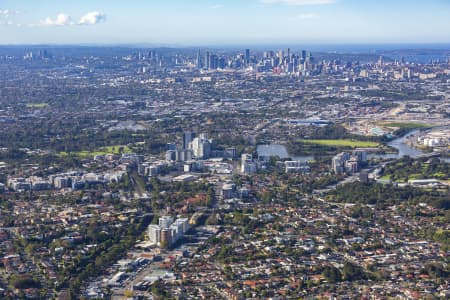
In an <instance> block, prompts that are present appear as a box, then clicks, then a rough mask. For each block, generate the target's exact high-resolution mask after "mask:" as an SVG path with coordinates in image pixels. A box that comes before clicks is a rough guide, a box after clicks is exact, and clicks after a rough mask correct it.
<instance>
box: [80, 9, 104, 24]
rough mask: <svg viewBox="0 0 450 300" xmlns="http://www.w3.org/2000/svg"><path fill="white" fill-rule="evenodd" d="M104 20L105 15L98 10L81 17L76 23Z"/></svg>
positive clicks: (95, 22) (94, 22) (91, 22)
mask: <svg viewBox="0 0 450 300" xmlns="http://www.w3.org/2000/svg"><path fill="white" fill-rule="evenodd" d="M105 20H106V15H105V14H103V13H100V12H98V11H93V12H90V13H87V14H85V15H84V16H82V17H81V19H80V21H79V22H78V25H95V24H98V23H100V22H103V21H105Z"/></svg>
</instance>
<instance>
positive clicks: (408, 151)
mask: <svg viewBox="0 0 450 300" xmlns="http://www.w3.org/2000/svg"><path fill="white" fill-rule="evenodd" d="M418 132H419V130H413V131H411V132H409V133H407V134H406V135H404V136H402V137H399V138H396V139H395V140H392V141H391V142H389V143H388V146H390V147H392V148H394V149H396V150H397V153H388V154H369V155H368V158H369V159H370V158H375V159H376V158H381V159H397V158H401V157H403V156H409V157H412V158H416V157H418V156H420V155H422V154H424V152H422V151H420V150H418V149H416V148H413V147H411V146H409V145H408V144H407V142H408V138H409V137H410V136H411V135H416V134H417V133H418Z"/></svg>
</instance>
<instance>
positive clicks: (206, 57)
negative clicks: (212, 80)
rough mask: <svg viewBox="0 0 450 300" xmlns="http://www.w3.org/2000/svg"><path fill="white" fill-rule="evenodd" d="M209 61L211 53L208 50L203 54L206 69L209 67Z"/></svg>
mask: <svg viewBox="0 0 450 300" xmlns="http://www.w3.org/2000/svg"><path fill="white" fill-rule="evenodd" d="M210 63H211V53H209V51H206V54H205V68H206V69H208V70H209V69H210V68H211V65H210Z"/></svg>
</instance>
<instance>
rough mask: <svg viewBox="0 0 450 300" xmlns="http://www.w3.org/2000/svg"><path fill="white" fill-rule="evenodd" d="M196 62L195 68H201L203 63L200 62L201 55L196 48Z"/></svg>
mask: <svg viewBox="0 0 450 300" xmlns="http://www.w3.org/2000/svg"><path fill="white" fill-rule="evenodd" d="M196 64H197V69H201V68H202V67H203V64H202V57H201V54H200V49H198V52H197V61H196Z"/></svg>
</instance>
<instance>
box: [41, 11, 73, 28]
mask: <svg viewBox="0 0 450 300" xmlns="http://www.w3.org/2000/svg"><path fill="white" fill-rule="evenodd" d="M41 24H42V25H44V26H70V25H73V24H74V23H73V21H72V18H71V17H70V16H69V15H66V14H63V13H61V14H59V15H57V16H56V18H55V19H52V18H50V17H48V18H46V19H45V20H44V21H41Z"/></svg>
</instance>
